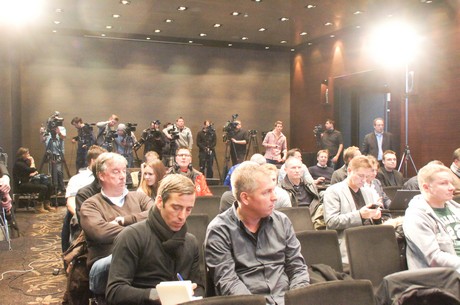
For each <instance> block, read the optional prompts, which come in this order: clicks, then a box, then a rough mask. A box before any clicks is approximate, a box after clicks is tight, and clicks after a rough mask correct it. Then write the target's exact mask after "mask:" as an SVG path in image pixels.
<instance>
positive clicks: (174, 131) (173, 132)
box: [168, 125, 179, 141]
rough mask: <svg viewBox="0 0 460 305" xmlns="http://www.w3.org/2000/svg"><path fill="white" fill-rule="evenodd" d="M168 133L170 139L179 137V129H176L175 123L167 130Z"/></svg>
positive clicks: (173, 139)
mask: <svg viewBox="0 0 460 305" xmlns="http://www.w3.org/2000/svg"><path fill="white" fill-rule="evenodd" d="M168 133H169V135H170V136H171V141H175V140H177V139H179V130H177V127H176V125H173V127H172V128H171V129H170V130H168Z"/></svg>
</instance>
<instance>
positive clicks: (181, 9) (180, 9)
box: [177, 6, 187, 11]
mask: <svg viewBox="0 0 460 305" xmlns="http://www.w3.org/2000/svg"><path fill="white" fill-rule="evenodd" d="M177 10H178V11H185V10H187V7H186V6H179V7H178V8H177Z"/></svg>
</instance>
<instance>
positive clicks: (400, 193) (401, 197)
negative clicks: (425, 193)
mask: <svg viewBox="0 0 460 305" xmlns="http://www.w3.org/2000/svg"><path fill="white" fill-rule="evenodd" d="M418 194H420V191H417V190H397V191H396V194H395V197H394V198H393V200H392V201H391V204H390V211H392V210H399V211H404V210H406V209H407V205H408V204H409V201H411V199H412V198H413V197H414V196H415V195H418Z"/></svg>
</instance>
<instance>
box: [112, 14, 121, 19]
mask: <svg viewBox="0 0 460 305" xmlns="http://www.w3.org/2000/svg"><path fill="white" fill-rule="evenodd" d="M112 17H113V18H120V17H121V15H119V14H113V15H112Z"/></svg>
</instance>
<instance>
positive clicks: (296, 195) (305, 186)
mask: <svg viewBox="0 0 460 305" xmlns="http://www.w3.org/2000/svg"><path fill="white" fill-rule="evenodd" d="M284 165H285V168H286V177H284V179H283V181H281V184H280V185H281V187H282V188H283V189H285V190H286V191H287V192H288V193H289V198H290V199H291V205H292V206H293V207H302V206H304V207H309V208H310V212H312V213H313V211H314V209H315V207H316V206H317V205H318V204H319V202H320V199H319V194H318V189H317V188H316V186H315V184H313V183H311V182H308V181H305V180H304V179H303V175H302V174H303V171H302V165H303V164H302V161H300V160H299V159H297V158H295V157H289V158H288V159H287V160H286V163H285V164H284Z"/></svg>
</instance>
